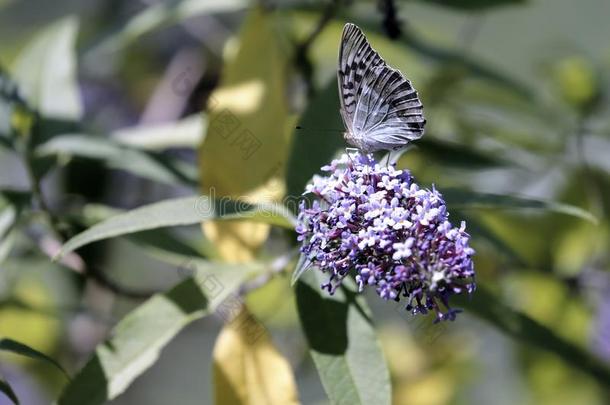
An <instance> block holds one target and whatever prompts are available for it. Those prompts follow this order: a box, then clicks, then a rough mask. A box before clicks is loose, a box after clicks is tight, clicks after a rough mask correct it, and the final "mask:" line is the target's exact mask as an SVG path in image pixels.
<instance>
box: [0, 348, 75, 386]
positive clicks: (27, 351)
mask: <svg viewBox="0 0 610 405" xmlns="http://www.w3.org/2000/svg"><path fill="white" fill-rule="evenodd" d="M0 350H3V351H7V352H11V353H15V354H19V355H21V356H25V357H29V358H31V359H34V360H42V361H45V362H47V363H50V364H52V365H53V366H55V367H56V368H57V369H59V370H60V371H61V372H62V373H64V375H65V376H66V377H68V379H69V378H70V376H69V375H68V373H67V372H66V370H64V368H63V367H62V366H61V365H60V364H59V363H58V362H57V361H55V360H53V359H52V358H50V357H49V356H47V355H46V354H44V353H41V352H39V351H38V350H36V349H32V348H31V347H29V346H27V345H24V344H23V343H20V342H17V341H15V340H13V339H9V338H2V339H0Z"/></svg>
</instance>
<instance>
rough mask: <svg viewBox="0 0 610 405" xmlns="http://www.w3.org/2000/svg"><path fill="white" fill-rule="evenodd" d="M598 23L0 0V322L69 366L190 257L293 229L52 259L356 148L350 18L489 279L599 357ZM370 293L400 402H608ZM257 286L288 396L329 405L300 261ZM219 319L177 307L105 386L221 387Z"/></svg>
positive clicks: (554, 369) (208, 394)
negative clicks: (348, 94)
mask: <svg viewBox="0 0 610 405" xmlns="http://www.w3.org/2000/svg"><path fill="white" fill-rule="evenodd" d="M609 17H610V3H608V2H607V1H604V0H585V1H580V2H578V3H575V2H572V1H569V0H529V1H526V0H495V1H494V0H489V1H483V0H453V1H449V0H427V1H426V0H411V1H399V0H394V1H393V0H378V1H372V0H371V1H366V0H353V1H347V0H332V1H317V0H309V1H298V0H294V1H280V0H267V1H260V2H253V1H247V0H223V1H213V0H182V1H180V0H173V1H157V0H130V1H114V0H107V1H101V0H86V1H69V0H57V1H53V2H44V1H29V0H21V1H17V0H13V1H11V0H0V92H1V96H2V97H1V98H2V100H1V101H0V140H1V141H2V142H0V192H1V194H0V237H1V238H2V239H1V240H0V336H5V337H10V338H11V339H14V340H18V341H20V342H23V343H25V344H27V345H29V346H31V347H33V348H36V349H37V350H39V351H41V352H43V353H45V354H47V355H49V356H51V357H52V358H54V359H56V360H58V361H59V362H60V363H61V364H62V365H63V366H64V367H65V368H66V369H67V370H68V371H69V372H70V373H74V372H76V371H77V370H79V369H80V367H82V366H83V364H84V363H85V362H86V360H87V359H88V358H89V357H90V356H91V353H92V352H93V350H95V347H96V345H97V344H99V343H100V342H101V341H103V340H104V339H105V338H106V337H107V336H108V334H109V333H110V330H111V328H112V327H113V326H114V325H115V324H116V323H117V322H118V321H119V320H120V319H121V318H122V317H123V316H125V314H127V313H129V311H131V310H132V309H134V308H136V307H137V306H138V305H140V304H142V302H144V300H145V299H147V298H148V297H149V296H150V295H151V294H153V293H154V292H158V291H165V290H168V289H169V288H171V287H172V286H173V285H175V284H176V283H178V282H179V281H181V280H182V279H184V278H185V277H187V276H188V269H186V270H185V266H184V265H182V264H181V263H188V261H186V262H185V260H187V258H188V257H202V258H208V259H213V260H228V261H232V262H247V261H253V260H263V259H271V258H274V257H276V256H277V255H278V254H280V253H282V252H284V251H286V250H287V249H288V248H290V247H291V246H294V244H295V234H294V233H291V232H289V231H285V230H281V229H278V228H275V227H273V228H269V226H267V225H261V224H242V223H237V224H216V223H207V224H205V225H204V226H203V231H204V232H202V227H201V226H199V225H193V226H185V227H176V228H164V229H161V230H158V231H149V232H140V233H137V234H133V235H129V236H125V237H119V238H114V239H110V240H106V241H103V242H99V243H95V244H92V245H89V246H86V247H84V248H82V249H80V250H79V251H78V255H75V254H72V255H68V256H66V258H65V259H64V260H63V261H62V262H52V261H51V260H50V256H52V255H53V254H54V253H56V252H57V250H58V248H59V246H60V244H61V243H62V241H63V240H65V238H67V237H70V236H72V235H74V234H75V233H77V232H79V231H82V230H83V229H85V228H86V227H88V226H91V225H92V224H94V223H95V222H97V221H99V220H101V219H104V218H107V217H108V216H109V215H111V214H112V213H115V212H119V211H120V210H126V209H131V208H134V207H137V206H140V205H143V204H148V203H152V202H156V201H159V200H162V199H166V198H172V197H179V196H187V195H195V194H198V193H202V192H203V193H210V190H212V189H213V190H214V192H213V193H214V194H216V195H217V196H230V197H233V198H240V199H245V200H247V201H252V202H261V201H262V202H265V201H279V200H280V199H281V198H282V196H285V195H299V194H300V193H301V192H302V191H303V186H304V184H305V183H306V182H307V180H308V179H309V178H310V177H311V175H312V174H313V172H315V171H316V170H317V168H319V167H320V166H321V165H323V164H325V163H327V162H328V161H329V160H330V158H331V157H332V156H333V155H334V154H335V153H336V152H338V151H340V150H341V149H342V148H343V147H344V145H343V140H342V139H341V135H340V131H341V129H342V124H341V121H340V118H339V114H338V103H337V94H336V93H337V90H336V88H337V87H336V68H337V53H338V46H339V40H340V35H341V30H342V28H343V25H344V24H345V23H346V22H354V23H356V24H358V25H359V26H360V27H361V28H362V29H363V30H364V32H365V33H366V34H367V37H368V39H369V41H370V42H371V44H372V45H373V47H374V48H375V49H376V50H378V51H379V52H380V54H381V55H382V57H383V58H384V59H385V60H386V61H387V62H388V63H389V64H390V65H391V66H393V67H396V68H398V69H400V70H401V71H402V72H403V73H404V74H405V75H406V76H407V77H408V78H409V79H410V80H411V81H412V82H413V83H414V85H415V86H416V88H417V89H418V91H419V95H420V97H421V99H422V101H423V103H424V106H425V111H426V118H427V120H428V126H427V131H426V135H425V136H424V138H423V139H422V140H421V141H420V142H417V144H416V147H415V148H414V149H413V150H410V151H409V152H408V153H407V154H405V155H404V156H403V157H402V158H401V160H400V162H399V166H400V167H403V168H407V169H409V170H410V171H411V172H412V174H413V175H414V176H415V178H416V179H417V181H418V182H419V183H420V184H422V185H424V186H426V187H430V186H431V185H432V184H434V185H435V186H436V187H437V188H438V189H439V190H440V191H441V193H443V195H445V196H446V197H447V198H448V201H449V200H451V198H449V197H451V196H452V195H454V196H456V197H454V201H458V203H455V204H453V205H452V204H451V203H449V208H450V213H451V214H450V215H451V216H450V219H451V221H452V222H453V223H454V224H457V223H459V220H460V219H466V220H467V221H468V229H469V231H470V233H471V234H472V236H473V245H474V247H475V249H476V251H477V254H476V257H475V259H476V262H475V268H476V271H477V277H478V280H477V281H478V283H479V284H480V285H482V286H485V287H486V288H487V289H488V290H489V291H492V292H493V293H494V294H495V295H496V296H497V297H499V299H500V300H501V301H502V302H503V303H504V304H506V305H507V306H508V307H510V308H512V309H514V310H518V311H521V312H522V313H524V314H526V315H527V316H529V317H531V318H532V319H534V320H535V321H537V322H538V323H540V324H542V325H544V326H546V327H548V328H549V330H551V331H552V332H553V334H554V335H556V336H559V337H560V338H562V339H564V340H565V341H567V342H569V343H571V344H573V345H575V346H577V347H580V348H583V349H585V350H586V351H587V352H589V353H591V358H593V359H596V361H599V362H604V363H606V364H608V362H610V253H609V247H610V227H609V223H608V218H607V215H606V213H607V212H608V210H609V209H610V176H609V173H610V100H609V94H610V43H609V42H608V38H610V25H609V24H608V18H609ZM33 111H35V113H33ZM32 116H34V117H35V118H36V119H34V120H33V119H32ZM297 125H299V126H301V127H302V129H298V130H296V129H295V128H296V126H297ZM235 130H237V131H238V133H239V134H240V135H239V137H237V138H235V136H233V135H231V134H232V132H233V131H235ZM231 136H233V137H231ZM24 140H25V141H24ZM469 193H470V194H469ZM473 193H494V194H502V195H518V196H522V197H524V198H525V197H526V198H527V200H519V201H513V200H510V199H508V198H507V199H506V200H501V201H499V202H498V201H492V204H490V201H488V200H476V199H475V200H472V199H468V198H467V197H468V196H470V195H478V194H473ZM41 195H42V196H43V199H42V200H41V199H40V198H39V197H40V196H41ZM464 195H465V196H466V197H464V198H462V200H460V196H462V197H463V196H464ZM460 201H461V202H460ZM523 201H529V202H527V203H524V202H523ZM552 201H555V202H557V203H552ZM562 204H565V205H562ZM568 204H569V205H568ZM490 206H492V207H490ZM585 211H586V212H588V213H590V214H592V215H593V216H594V217H595V218H596V219H597V222H595V221H592V220H587V219H586V218H584V219H583V218H582V217H586V215H584V214H583V213H584V212H585ZM49 213H51V214H50V215H48V214H49ZM581 214H582V215H581ZM579 215H580V217H578V216H579ZM84 263H87V267H88V268H89V270H88V271H87V272H85V271H84V270H83V269H84V266H85V265H84ZM475 294H476V293H475ZM368 298H370V299H368V303H369V305H370V306H371V308H372V310H373V313H374V319H375V325H376V329H377V331H378V335H379V339H380V341H381V344H382V348H383V352H384V353H385V356H386V358H387V361H388V365H389V370H390V373H391V380H392V393H393V401H394V403H395V404H430V405H432V404H472V403H481V404H485V403H492V402H493V403H496V404H514V403H523V404H529V403H532V404H533V403H536V404H573V403H587V404H604V403H608V402H609V401H610V393H609V390H608V387H609V386H610V381H607V380H606V381H605V382H604V381H603V380H604V378H605V377H604V376H601V377H600V376H599V375H597V376H595V375H593V374H592V373H587V372H586V371H582V370H579V369H578V368H577V367H573V366H572V365H571V364H569V363H567V362H565V361H564V360H563V359H561V358H560V357H561V356H557V354H556V353H552V350H551V352H549V351H547V350H543V348H540V347H539V346H535V345H534V346H532V345H531V344H528V341H527V331H525V332H523V331H522V332H523V333H521V334H518V335H519V336H520V338H518V339H515V338H514V337H511V334H510V333H506V330H502V328H498V327H496V326H497V325H495V326H494V323H493V322H489V321H488V320H485V319H482V318H481V317H478V316H476V315H473V314H471V313H469V311H466V312H465V313H464V314H462V315H461V316H460V317H458V320H457V321H456V322H454V323H447V324H441V325H435V326H434V327H431V326H430V319H425V318H424V319H425V321H420V320H414V319H413V318H411V317H410V316H408V314H407V313H405V312H402V311H397V310H395V305H394V304H393V303H388V302H383V301H381V300H379V299H378V297H376V296H375V295H374V294H373V295H372V296H370V297H368ZM244 299H245V300H246V302H247V303H248V305H249V308H250V310H251V311H252V312H253V313H254V314H255V315H256V317H257V318H258V319H259V320H260V321H261V322H262V323H263V324H264V325H265V327H266V328H267V329H268V330H269V331H270V333H271V335H272V337H273V342H274V343H275V345H276V347H277V349H278V350H279V352H280V353H282V355H283V356H284V357H285V358H286V359H287V360H288V362H289V363H290V365H291V366H292V369H293V371H294V374H295V379H296V383H297V385H298V393H299V399H300V401H301V402H302V403H305V404H324V403H327V402H328V399H327V396H326V394H325V392H324V389H323V387H322V385H321V383H320V378H319V377H318V373H317V371H316V369H315V367H314V365H313V363H312V361H311V359H310V357H309V353H308V348H307V342H306V340H305V338H304V336H303V333H302V331H301V327H300V324H299V319H298V316H297V311H296V305H295V300H294V294H293V289H292V288H291V287H290V277H289V276H282V275H280V276H278V277H275V278H273V279H272V280H271V281H270V282H269V283H268V284H266V285H265V286H263V287H262V288H259V289H256V290H255V291H253V292H251V293H249V294H248V295H247V296H246V297H245V298H244ZM221 327H222V319H220V318H218V317H208V318H204V319H201V320H197V321H195V322H192V323H191V324H189V325H188V326H187V327H186V328H185V329H184V330H182V331H181V332H180V333H179V334H178V336H177V337H175V338H174V339H173V340H172V341H171V342H170V343H169V344H168V346H167V347H166V348H165V349H164V350H163V352H162V354H161V356H160V358H159V360H158V361H157V362H156V363H155V364H154V365H153V366H152V367H151V368H150V369H148V370H147V371H146V372H145V373H144V374H143V375H142V376H141V377H139V378H138V379H137V380H136V381H135V382H134V383H133V384H132V385H131V386H130V387H129V388H127V390H126V391H125V393H124V394H122V395H120V396H119V397H118V398H116V399H114V400H113V401H111V403H113V404H117V405H118V404H132V403H133V404H139V403H142V404H144V403H145V404H167V403H177V404H201V403H211V402H212V401H213V399H212V398H213V395H212V392H213V388H212V382H211V381H212V366H211V363H212V349H213V347H214V342H215V340H216V337H217V335H218V333H219V330H220V329H221ZM0 372H1V374H2V375H3V377H4V380H6V381H8V382H10V385H11V386H12V387H13V390H14V391H15V392H16V394H17V396H18V397H19V398H20V399H21V402H22V403H23V404H45V403H49V402H50V401H51V400H52V399H54V398H56V397H57V396H58V395H59V393H60V391H61V389H62V386H63V385H64V384H65V379H64V377H63V375H62V374H61V373H58V372H57V371H56V370H55V369H54V368H53V367H52V366H50V365H47V364H45V363H44V362H40V361H38V360H33V359H29V358H24V357H21V356H17V355H14V354H12V353H0ZM5 403H7V404H8V403H10V402H9V400H8V399H7V398H5V397H4V396H2V394H0V404H5Z"/></svg>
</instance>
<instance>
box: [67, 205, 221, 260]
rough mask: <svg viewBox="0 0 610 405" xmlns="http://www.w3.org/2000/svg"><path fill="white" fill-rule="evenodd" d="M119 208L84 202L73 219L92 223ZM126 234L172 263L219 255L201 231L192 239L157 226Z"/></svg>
mask: <svg viewBox="0 0 610 405" xmlns="http://www.w3.org/2000/svg"><path fill="white" fill-rule="evenodd" d="M121 212H124V211H122V210H120V209H116V208H111V207H109V206H106V205H102V204H87V205H85V207H84V208H83V209H82V211H81V212H80V213H79V215H78V216H76V217H75V218H73V220H74V221H75V222H77V223H78V225H79V226H81V227H91V226H93V225H95V224H96V223H97V222H100V221H104V220H107V219H109V218H111V217H112V216H114V215H118V214H120V213H121ZM125 236H126V238H127V240H128V241H130V242H132V243H134V244H135V245H137V246H139V247H141V248H142V249H144V251H145V252H146V253H148V254H150V256H152V257H154V258H156V259H158V260H161V261H163V262H166V263H169V264H172V265H181V264H182V263H184V261H185V260H187V259H190V258H197V257H199V258H202V259H203V258H206V259H213V260H215V259H219V256H218V253H217V252H216V251H215V249H214V246H213V245H212V244H211V243H210V241H208V240H207V239H205V237H204V236H203V235H202V236H201V238H197V240H196V241H191V240H186V239H185V238H183V237H181V236H178V235H176V234H174V233H172V232H171V229H164V228H157V229H153V230H149V231H141V232H137V233H131V234H127V235H125Z"/></svg>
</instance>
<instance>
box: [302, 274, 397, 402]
mask: <svg viewBox="0 0 610 405" xmlns="http://www.w3.org/2000/svg"><path fill="white" fill-rule="evenodd" d="M320 276H321V275H320V272H319V271H310V272H308V273H306V274H304V275H303V276H302V277H301V278H300V280H299V282H298V283H297V287H296V294H297V305H298V311H299V318H300V320H301V325H302V327H303V331H304V332H305V336H306V337H307V341H308V342H309V347H310V353H311V356H312V358H313V361H314V364H315V365H316V368H317V369H318V373H319V375H320V380H321V381H322V385H323V386H324V389H325V390H326V393H327V394H328V397H329V399H330V402H331V403H332V404H379V405H384V404H390V403H391V386H390V376H389V371H388V368H387V365H386V363H385V359H384V357H383V354H382V352H381V347H380V345H379V342H378V340H377V336H376V334H375V330H374V328H373V326H372V325H371V320H370V312H369V309H368V307H367V305H366V302H365V301H364V299H363V297H362V296H360V295H357V294H356V293H355V292H354V291H353V290H352V288H351V287H345V288H342V289H339V290H337V292H336V293H335V294H334V295H333V296H330V295H328V294H327V293H326V292H324V291H323V290H321V289H320V283H321V281H322V280H321V278H320ZM344 284H346V283H344Z"/></svg>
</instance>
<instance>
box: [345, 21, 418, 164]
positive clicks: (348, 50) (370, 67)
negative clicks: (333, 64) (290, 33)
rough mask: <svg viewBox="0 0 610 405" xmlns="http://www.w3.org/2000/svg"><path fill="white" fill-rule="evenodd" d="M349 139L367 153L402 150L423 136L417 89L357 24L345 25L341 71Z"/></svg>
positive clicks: (346, 136)
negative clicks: (386, 58) (387, 60)
mask: <svg viewBox="0 0 610 405" xmlns="http://www.w3.org/2000/svg"><path fill="white" fill-rule="evenodd" d="M337 79H338V83H339V96H340V97H339V98H340V102H341V109H340V112H341V117H342V118H343V123H344V124H345V128H346V131H345V133H344V135H343V136H344V138H345V140H346V141H347V142H348V143H349V144H351V145H353V146H355V147H357V148H359V149H360V150H362V151H363V152H365V153H369V152H375V151H378V150H382V149H385V150H396V149H402V148H404V147H406V146H407V144H408V143H409V142H410V141H412V140H415V139H418V138H420V137H421V136H422V135H423V133H424V125H425V123H426V120H425V118H424V115H423V106H422V103H421V101H420V100H419V97H418V95H417V91H416V90H415V89H414V88H413V86H412V85H411V82H410V81H409V80H407V79H405V77H404V76H403V75H402V73H400V71H398V70H396V69H393V68H392V67H390V66H388V65H387V64H386V63H385V61H384V60H383V59H382V58H381V56H379V54H378V53H377V52H376V51H375V50H374V49H373V48H372V47H371V45H370V44H369V43H368V41H367V39H366V37H365V36H364V34H363V33H362V31H361V30H360V28H358V27H357V26H356V25H354V24H346V25H345V27H344V28H343V36H342V38H341V49H340V51H339V68H338V70H337Z"/></svg>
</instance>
